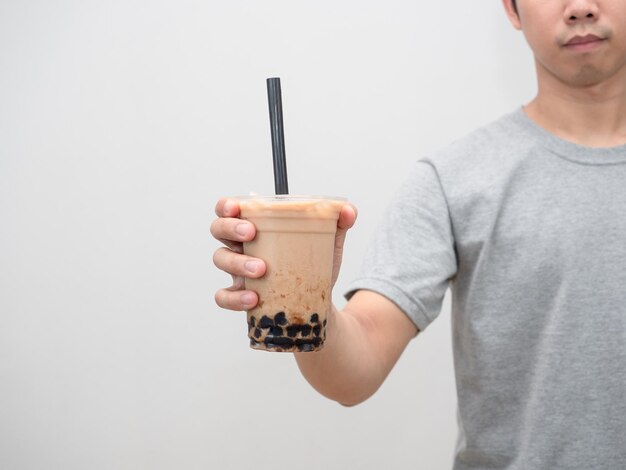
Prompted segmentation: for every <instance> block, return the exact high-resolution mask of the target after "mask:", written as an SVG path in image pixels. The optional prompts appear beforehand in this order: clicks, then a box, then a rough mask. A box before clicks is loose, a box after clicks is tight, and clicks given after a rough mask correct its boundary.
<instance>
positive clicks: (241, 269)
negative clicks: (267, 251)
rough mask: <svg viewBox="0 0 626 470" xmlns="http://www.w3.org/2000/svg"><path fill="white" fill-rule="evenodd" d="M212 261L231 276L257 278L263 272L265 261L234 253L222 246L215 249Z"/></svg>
mask: <svg viewBox="0 0 626 470" xmlns="http://www.w3.org/2000/svg"><path fill="white" fill-rule="evenodd" d="M213 263H214V264H215V266H217V267H218V268H219V269H221V270H222V271H225V272H227V273H229V274H232V275H233V276H241V277H249V278H257V277H261V276H263V274H265V263H264V262H263V260H260V259H258V258H252V257H251V256H246V255H242V254H239V253H235V252H233V251H232V250H229V249H228V248H224V247H222V248H219V249H218V250H216V251H215V253H214V254H213Z"/></svg>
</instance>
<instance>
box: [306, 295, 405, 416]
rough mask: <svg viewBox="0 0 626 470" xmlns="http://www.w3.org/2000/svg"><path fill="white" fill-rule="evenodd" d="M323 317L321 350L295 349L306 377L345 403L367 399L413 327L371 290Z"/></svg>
mask: <svg viewBox="0 0 626 470" xmlns="http://www.w3.org/2000/svg"><path fill="white" fill-rule="evenodd" d="M353 299H354V301H352V300H351V301H350V302H349V303H348V305H347V306H346V308H344V310H342V311H337V309H336V308H335V307H333V308H332V312H331V313H330V315H329V318H328V324H327V327H326V341H325V343H324V348H323V349H322V350H321V351H318V352H315V353H296V354H295V357H296V360H297V362H298V366H299V368H300V370H301V372H302V374H303V375H304V377H305V378H306V379H307V381H308V382H309V383H310V384H311V385H312V386H313V387H314V388H315V389H316V390H317V391H318V392H320V393H321V394H322V395H324V396H326V397H328V398H330V399H332V400H335V401H337V402H339V403H341V404H344V405H355V404H358V403H360V402H362V401H364V400H366V399H367V398H369V397H370V396H371V395H372V394H373V393H374V392H375V391H376V390H377V389H378V388H379V387H380V386H381V384H382V383H383V381H384V380H385V378H386V377H387V375H388V374H389V372H390V371H391V369H392V367H393V365H394V364H395V363H396V361H397V359H398V358H399V356H400V354H401V353H402V351H403V350H404V348H405V347H406V345H407V343H408V341H409V340H410V339H411V338H412V337H413V336H414V335H415V334H416V332H417V330H416V328H415V327H414V326H413V325H412V323H411V322H410V321H409V320H408V318H407V317H406V316H405V315H404V313H402V312H400V311H399V309H397V307H395V305H393V304H391V302H389V301H388V300H386V299H383V298H382V297H381V296H379V295H377V294H374V293H372V292H367V293H365V292H364V293H361V292H358V293H357V294H355V296H354V297H353Z"/></svg>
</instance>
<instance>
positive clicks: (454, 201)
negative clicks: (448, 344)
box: [347, 108, 626, 470]
mask: <svg viewBox="0 0 626 470" xmlns="http://www.w3.org/2000/svg"><path fill="white" fill-rule="evenodd" d="M362 273H363V274H362V276H361V277H359V278H358V279H356V280H355V281H354V282H353V283H352V284H351V286H350V289H349V292H348V294H347V296H348V297H349V296H350V295H351V294H352V293H353V292H354V291H356V290H358V289H368V290H372V291H376V292H379V293H380V294H382V295H384V296H385V297H388V298H389V299H391V300H392V301H393V302H395V303H396V304H397V305H398V306H399V307H400V308H401V309H402V310H403V311H404V312H405V313H406V314H407V315H408V316H409V317H410V318H411V320H412V321H413V322H414V323H415V324H416V325H417V326H418V327H419V329H420V330H422V331H423V330H425V329H426V328H427V326H428V325H429V324H430V322H432V321H433V320H434V319H435V318H436V317H437V315H438V314H439V312H440V310H441V304H442V301H443V297H444V294H445V292H446V290H447V288H448V287H451V289H452V334H453V348H454V363H455V375H456V383H457V390H458V406H459V410H458V416H459V438H458V444H457V449H456V459H455V464H454V469H456V470H464V469H551V470H554V469H568V470H572V469H581V470H582V469H584V470H590V469H622V468H626V400H625V399H624V394H625V393H626V146H620V147H615V148H605V149H598V148H587V147H582V146H579V145H576V144H573V143H570V142H567V141H564V140H561V139H559V138H557V137H555V136H553V135H552V134H550V133H548V132H546V131H545V130H543V129H542V128H540V127H539V126H537V125H536V124H534V123H533V122H532V121H531V120H530V119H529V118H528V117H527V116H526V114H525V113H524V111H523V110H522V109H521V108H519V109H517V110H516V111H515V112H513V113H511V114H509V115H507V116H504V117H503V118H501V119H499V120H497V121H495V122H494V123H492V124H489V125H487V126H485V127H484V128H481V129H479V130H477V131H476V132H474V133H472V134H471V135H469V136H468V137H465V138H464V139H461V140H459V141H456V142H455V143H453V144H452V145H451V146H449V147H447V148H446V149H444V150H443V151H441V152H438V153H436V154H435V155H433V156H431V157H429V158H424V159H422V160H420V161H419V162H417V164H416V165H415V167H414V169H413V171H412V174H411V175H410V177H409V178H408V180H407V181H406V183H405V184H404V185H403V186H402V187H401V188H400V190H399V192H398V193H397V195H396V196H395V198H394V199H393V202H392V204H391V205H390V206H389V210H388V212H387V213H386V216H385V220H384V222H383V224H382V225H381V228H380V230H379V231H378V233H377V234H376V237H375V240H374V242H373V243H372V245H371V247H370V249H369V250H368V252H367V255H366V259H365V262H364V266H363V270H362Z"/></svg>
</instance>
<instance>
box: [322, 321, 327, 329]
mask: <svg viewBox="0 0 626 470" xmlns="http://www.w3.org/2000/svg"><path fill="white" fill-rule="evenodd" d="M322 325H324V328H326V319H324V321H323V322H322Z"/></svg>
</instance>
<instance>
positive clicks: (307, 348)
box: [298, 343, 315, 352]
mask: <svg viewBox="0 0 626 470" xmlns="http://www.w3.org/2000/svg"><path fill="white" fill-rule="evenodd" d="M298 351H300V352H311V351H315V346H313V345H312V344H311V343H301V344H298Z"/></svg>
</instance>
